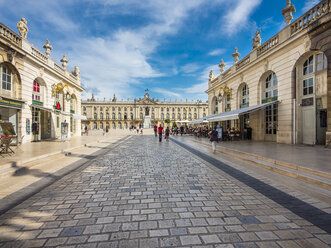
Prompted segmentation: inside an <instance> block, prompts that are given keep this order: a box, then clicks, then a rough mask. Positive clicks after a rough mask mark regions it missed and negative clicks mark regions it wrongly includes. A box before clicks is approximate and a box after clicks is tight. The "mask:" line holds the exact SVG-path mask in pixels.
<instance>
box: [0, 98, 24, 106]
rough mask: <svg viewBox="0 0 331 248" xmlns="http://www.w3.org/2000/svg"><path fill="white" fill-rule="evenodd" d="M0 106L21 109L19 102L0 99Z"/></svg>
mask: <svg viewBox="0 0 331 248" xmlns="http://www.w3.org/2000/svg"><path fill="white" fill-rule="evenodd" d="M0 105H6V106H11V107H16V108H22V103H21V102H16V101H13V100H5V99H0Z"/></svg>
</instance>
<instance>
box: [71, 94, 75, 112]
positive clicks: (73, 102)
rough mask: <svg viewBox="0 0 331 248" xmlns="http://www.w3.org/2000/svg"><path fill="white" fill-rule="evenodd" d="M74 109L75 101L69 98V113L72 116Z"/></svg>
mask: <svg viewBox="0 0 331 248" xmlns="http://www.w3.org/2000/svg"><path fill="white" fill-rule="evenodd" d="M75 109H76V99H75V98H73V97H71V98H70V113H72V114H74V113H75Z"/></svg>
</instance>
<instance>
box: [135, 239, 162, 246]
mask: <svg viewBox="0 0 331 248" xmlns="http://www.w3.org/2000/svg"><path fill="white" fill-rule="evenodd" d="M139 246H140V247H148V248H154V247H159V241H158V239H157V238H149V239H140V240H139Z"/></svg>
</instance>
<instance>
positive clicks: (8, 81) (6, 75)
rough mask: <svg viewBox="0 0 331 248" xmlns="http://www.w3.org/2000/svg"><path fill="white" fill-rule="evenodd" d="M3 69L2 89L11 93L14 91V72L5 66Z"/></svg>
mask: <svg viewBox="0 0 331 248" xmlns="http://www.w3.org/2000/svg"><path fill="white" fill-rule="evenodd" d="M1 69H2V77H1V79H2V89H3V90H7V91H11V89H12V72H11V70H10V69H9V68H8V67H7V66H5V65H3V66H2V67H1Z"/></svg>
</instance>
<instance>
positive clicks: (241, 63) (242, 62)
mask: <svg viewBox="0 0 331 248" xmlns="http://www.w3.org/2000/svg"><path fill="white" fill-rule="evenodd" d="M249 62H251V59H250V54H248V55H247V56H246V57H245V58H243V59H241V60H240V61H238V63H237V64H236V69H237V70H238V69H240V68H242V67H244V66H245V65H247V64H249Z"/></svg>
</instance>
